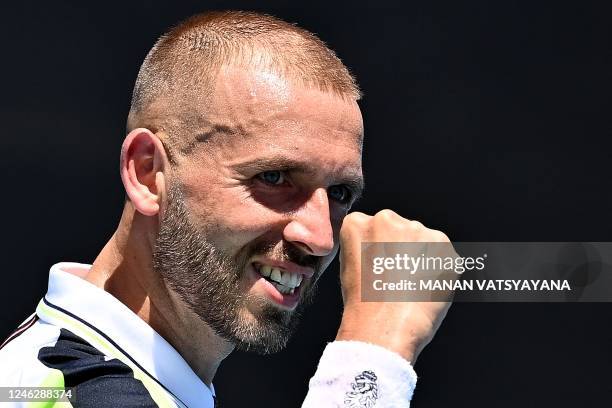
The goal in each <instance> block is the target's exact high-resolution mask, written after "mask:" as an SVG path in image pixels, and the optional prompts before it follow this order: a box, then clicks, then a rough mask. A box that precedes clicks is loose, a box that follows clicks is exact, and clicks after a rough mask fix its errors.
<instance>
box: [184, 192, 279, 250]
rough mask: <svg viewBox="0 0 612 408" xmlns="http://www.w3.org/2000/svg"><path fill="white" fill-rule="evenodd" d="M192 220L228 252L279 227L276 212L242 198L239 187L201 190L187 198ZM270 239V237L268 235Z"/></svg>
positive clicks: (240, 247)
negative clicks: (213, 190)
mask: <svg viewBox="0 0 612 408" xmlns="http://www.w3.org/2000/svg"><path fill="white" fill-rule="evenodd" d="M188 205H189V207H190V208H191V209H193V210H192V211H191V215H192V216H193V217H194V218H195V219H194V220H192V221H194V222H196V223H197V225H199V226H200V227H201V230H202V231H204V233H205V235H206V238H207V239H209V240H210V241H211V242H212V243H214V244H215V246H217V247H218V248H219V249H221V250H223V251H224V252H226V253H228V254H232V255H234V254H236V253H237V252H238V251H240V249H242V248H243V247H245V246H247V245H249V244H250V243H252V242H253V241H255V240H257V239H258V238H260V237H261V236H263V235H272V234H274V226H275V225H279V231H278V234H277V235H279V236H281V234H282V232H281V231H282V228H280V225H281V223H280V222H279V220H278V218H279V216H278V214H277V213H275V212H273V211H270V210H269V209H266V208H265V207H263V206H261V205H260V204H258V203H257V202H254V201H253V200H251V199H249V198H248V197H245V196H244V194H243V193H242V192H241V191H240V190H239V189H233V188H224V189H220V190H217V191H215V193H214V195H213V194H212V191H210V190H209V191H204V192H201V193H199V194H192V195H191V196H190V197H189V203H188ZM270 238H271V237H270Z"/></svg>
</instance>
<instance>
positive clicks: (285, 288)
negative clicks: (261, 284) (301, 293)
mask: <svg viewBox="0 0 612 408" xmlns="http://www.w3.org/2000/svg"><path fill="white" fill-rule="evenodd" d="M253 267H254V268H255V270H256V271H257V273H258V274H259V275H261V276H262V277H263V278H264V279H265V280H267V281H268V282H270V283H271V284H272V286H274V287H275V288H276V290H278V291H279V292H280V293H282V294H283V295H293V294H294V293H295V291H296V290H298V289H299V287H300V285H301V284H302V280H303V279H304V275H302V274H301V273H294V272H289V271H285V270H283V269H280V268H277V267H274V266H270V265H266V264H261V263H259V262H253Z"/></svg>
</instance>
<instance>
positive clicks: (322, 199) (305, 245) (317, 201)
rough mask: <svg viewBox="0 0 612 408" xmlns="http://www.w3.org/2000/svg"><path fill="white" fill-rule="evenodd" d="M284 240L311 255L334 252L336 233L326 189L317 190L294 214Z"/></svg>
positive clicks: (287, 226)
mask: <svg viewBox="0 0 612 408" xmlns="http://www.w3.org/2000/svg"><path fill="white" fill-rule="evenodd" d="M283 238H284V239H285V240H287V241H289V242H291V243H293V244H294V245H296V246H297V247H299V248H301V249H302V250H303V251H304V252H306V253H307V254H309V255H314V256H325V255H328V254H329V253H331V252H332V251H333V249H334V233H333V228H332V224H331V220H330V215H329V200H328V197H327V191H326V190H325V189H323V188H318V189H316V190H315V191H314V192H313V193H312V195H311V196H310V197H309V198H308V200H307V201H306V202H305V203H304V205H303V206H301V207H300V208H299V209H298V210H297V211H296V212H295V213H293V214H292V217H291V221H290V222H289V223H288V224H287V225H286V226H285V228H284V230H283Z"/></svg>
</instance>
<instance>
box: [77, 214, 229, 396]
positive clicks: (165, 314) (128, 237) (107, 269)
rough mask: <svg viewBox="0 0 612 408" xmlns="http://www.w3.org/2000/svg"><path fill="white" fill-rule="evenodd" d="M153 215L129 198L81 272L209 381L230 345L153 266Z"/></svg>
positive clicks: (207, 382)
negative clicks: (109, 234)
mask: <svg viewBox="0 0 612 408" xmlns="http://www.w3.org/2000/svg"><path fill="white" fill-rule="evenodd" d="M156 223H157V219H156V218H155V217H145V216H143V215H141V214H139V213H137V212H135V210H134V208H133V207H132V205H131V204H130V203H129V202H127V203H126V205H125V208H124V211H123V215H122V217H121V222H120V223H119V227H118V228H117V231H116V232H115V234H113V236H112V237H111V239H110V240H109V241H108V243H107V244H106V245H105V246H104V248H103V249H102V251H101V252H100V254H99V255H98V257H97V258H96V260H95V261H94V264H93V266H92V268H91V271H90V272H89V274H88V275H87V277H86V278H85V279H86V280H88V281H89V282H91V283H93V284H94V285H96V286H98V287H99V288H101V289H104V290H105V291H107V292H109V293H110V294H111V295H113V296H114V297H116V298H117V299H118V300H120V301H121V302H122V303H124V304H125V305H126V306H128V307H129V308H130V309H131V310H132V311H133V312H134V313H136V314H137V315H138V316H139V317H140V318H141V319H142V320H144V321H145V322H146V323H147V324H149V326H151V327H152V328H153V329H154V330H155V331H156V332H157V333H159V334H160V335H161V336H162V337H163V338H164V339H166V341H168V343H170V344H171V345H172V346H173V347H174V348H175V349H176V350H177V351H178V353H179V354H180V355H181V356H182V357H183V358H184V359H185V361H186V362H187V364H189V366H190V367H191V368H192V370H193V371H194V372H195V373H196V375H198V377H200V379H201V380H202V381H203V382H204V383H206V384H207V385H210V384H211V382H212V379H213V377H214V376H215V373H216V371H217V368H218V367H219V364H220V363H221V361H222V360H223V359H224V358H225V357H227V356H228V355H229V353H231V352H232V350H233V348H234V346H233V345H232V344H231V343H228V342H227V341H226V340H224V339H223V338H221V337H219V336H218V335H217V334H216V333H215V332H214V330H213V329H212V328H211V327H210V326H208V325H207V324H206V323H204V322H202V320H201V319H200V318H199V317H198V316H197V315H196V314H195V313H193V312H192V311H191V310H190V309H189V308H188V307H187V306H186V305H185V304H184V302H182V301H181V300H180V299H179V298H178V296H176V295H175V294H174V293H173V292H171V291H170V290H169V289H168V288H167V287H166V285H165V283H164V282H163V280H162V279H161V276H159V274H157V273H156V272H155V271H154V269H153V261H152V259H153V256H152V255H153V245H154V243H155V240H154V235H153V234H151V231H155V230H156V225H155V224H156Z"/></svg>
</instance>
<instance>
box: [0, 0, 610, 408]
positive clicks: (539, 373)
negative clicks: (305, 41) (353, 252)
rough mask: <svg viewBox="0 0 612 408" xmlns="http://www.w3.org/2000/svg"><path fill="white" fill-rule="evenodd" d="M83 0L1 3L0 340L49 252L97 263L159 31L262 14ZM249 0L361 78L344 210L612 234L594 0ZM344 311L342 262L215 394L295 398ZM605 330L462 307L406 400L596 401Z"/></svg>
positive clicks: (232, 402)
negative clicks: (365, 1)
mask: <svg viewBox="0 0 612 408" xmlns="http://www.w3.org/2000/svg"><path fill="white" fill-rule="evenodd" d="M83 3H84V2H81V4H79V3H76V2H75V3H73V4H69V3H60V2H38V3H33V2H28V1H21V2H14V3H13V4H11V5H10V6H7V5H4V6H2V7H3V8H4V10H3V11H2V13H0V16H1V17H0V19H1V21H0V22H1V28H0V30H1V31H0V40H1V45H0V47H1V55H2V64H1V65H0V73H1V75H0V78H1V79H2V98H0V104H1V109H0V111H1V112H0V115H1V121H0V126H1V128H0V129H1V133H2V136H1V137H2V142H1V144H0V149H1V150H0V156H1V161H0V177H1V178H2V193H3V197H2V199H1V200H0V201H1V203H2V204H1V205H2V212H1V214H2V226H3V228H2V232H3V233H2V238H1V239H2V241H1V243H2V255H3V256H2V258H3V268H2V272H1V273H2V284H1V285H0V299H1V300H0V302H1V303H0V306H1V307H0V337H4V336H5V335H7V334H8V333H9V332H10V331H11V330H12V329H13V328H14V326H16V325H17V324H18V323H19V322H20V321H21V320H23V319H24V318H25V317H26V316H27V315H29V314H30V313H31V312H32V311H33V309H34V307H35V305H36V303H37V301H38V300H39V299H40V297H41V296H42V295H43V294H44V292H45V290H46V279H47V274H48V269H49V267H50V265H52V264H53V263H56V262H59V261H79V262H91V261H93V259H94V257H95V256H96V254H97V253H98V251H99V249H101V247H102V246H103V244H104V243H105V242H106V240H107V239H108V238H109V237H110V235H111V234H112V232H113V231H114V228H115V226H116V223H117V221H118V219H119V215H120V211H121V207H122V201H123V193H122V185H121V182H120V179H119V174H118V158H119V147H120V143H121V141H122V139H123V137H124V126H125V125H124V122H125V118H126V115H127V111H128V107H129V102H130V96H131V90H132V86H133V83H134V80H135V77H136V74H137V71H138V67H139V66H140V63H141V62H142V59H143V58H144V56H145V55H146V53H147V51H148V49H149V48H150V46H151V45H152V44H153V42H154V41H155V39H156V38H157V37H158V36H159V35H160V34H161V33H162V32H164V31H165V30H166V29H167V28H168V27H169V26H171V25H172V24H174V23H175V22H177V21H178V20H181V19H183V18H185V17H187V16H189V15H191V14H193V13H195V12H198V11H202V10H206V9H226V8H238V9H253V6H254V3H253V2H246V1H245V2H242V3H241V2H233V3H231V2H221V1H208V2H206V1H198V2H196V1H188V2H182V3H180V4H171V2H162V1H155V2H151V1H138V2H125V3H119V2H116V3H115V2H109V1H107V2H96V3H95V4H93V3H92V4H87V5H86V4H83ZM459 3H461V4H459ZM257 4H259V5H260V6H258V7H257V8H256V9H257V10H260V11H266V12H269V13H271V14H274V15H277V16H279V17H283V18H285V19H287V20H289V21H292V22H297V23H299V24H300V25H301V26H303V27H305V28H307V29H309V30H311V31H314V32H315V33H317V34H319V35H320V36H321V38H322V39H323V40H325V41H326V42H327V43H328V44H329V45H330V46H331V47H332V48H333V49H335V50H336V51H337V52H338V54H339V55H340V56H341V57H342V58H343V60H344V61H345V63H346V64H347V65H348V66H349V67H350V68H351V70H352V71H353V72H354V74H355V75H356V76H357V78H358V80H359V82H360V85H361V87H362V88H363V90H364V92H365V98H364V100H363V101H362V103H361V106H362V111H363V114H364V119H365V126H366V145H365V157H364V167H365V172H366V195H365V198H364V199H363V200H362V201H361V202H360V203H359V205H358V209H360V210H361V211H366V212H375V211H377V210H379V209H381V208H383V207H389V208H392V209H394V210H396V211H397V212H399V213H400V214H402V215H404V216H405V217H408V218H411V219H418V220H420V221H422V222H423V223H425V224H426V225H428V226H430V227H433V228H437V229H442V230H444V231H445V232H447V234H448V235H449V236H450V237H451V238H452V239H453V240H456V241H487V240H488V241H610V240H611V238H610V224H611V223H610V209H611V208H612V205H611V204H612V191H611V189H610V180H609V175H610V173H611V172H610V164H609V163H610V157H611V156H612V153H611V152H610V147H611V144H610V136H611V133H612V132H611V130H612V128H611V122H610V119H609V118H610V112H611V108H612V103H611V94H612V86H611V85H612V57H611V50H612V49H611V46H610V45H611V44H610V42H611V28H610V27H611V24H610V21H611V13H610V11H611V9H610V7H609V6H607V5H606V3H605V2H601V3H593V2H584V1H583V2H574V3H570V2H558V1H557V2H537V4H536V2H533V1H524V2H514V1H503V2H501V1H495V2H492V1H480V2H468V3H466V2H457V1H448V2H434V3H432V2H409V3H407V4H405V5H399V3H397V4H390V3H389V4H384V3H381V2H377V3H376V4H377V6H376V7H374V6H369V7H365V6H356V5H354V4H349V3H347V4H341V3H333V4H332V2H329V1H328V2H321V3H312V2H307V3H306V2H304V3H302V4H301V5H300V4H299V3H296V2H293V3H287V4H283V3H279V2H266V3H264V2H259V3H257ZM340 312H341V300H340V292H339V286H338V277H337V265H334V267H333V268H332V269H331V270H329V271H328V273H327V274H326V276H325V277H324V279H323V282H322V284H321V290H320V296H319V298H318V302H317V303H316V304H315V305H314V306H313V307H312V308H311V309H310V310H309V313H307V316H306V317H305V318H304V322H303V324H302V325H301V329H300V331H299V332H298V334H297V336H296V337H295V338H294V340H293V341H292V342H291V344H290V346H289V348H288V349H287V350H286V351H284V352H282V353H280V354H278V355H274V356H267V357H258V356H252V355H244V354H238V353H235V354H233V355H232V356H231V357H229V358H228V359H227V360H226V362H225V363H224V364H223V365H222V368H221V369H220V371H219V373H218V376H217V377H216V380H215V385H216V389H217V393H218V396H219V398H220V401H221V403H222V404H223V405H222V406H225V407H242V406H255V407H296V406H299V403H300V401H301V400H302V398H303V396H304V395H305V393H306V390H307V380H308V379H309V378H310V376H311V375H312V374H313V372H314V370H315V367H316V363H317V361H318V358H319V356H320V354H321V351H322V349H323V347H324V346H325V344H326V342H327V341H330V340H331V339H333V337H334V335H335V331H336V327H337V325H338V322H339V318H340ZM611 322H612V305H610V304H485V303H481V304H455V305H454V306H453V307H452V308H451V311H450V312H449V315H448V317H447V319H446V321H445V323H444V325H443V326H442V328H441V329H440V331H439V332H438V335H437V336H436V338H435V339H434V341H433V342H432V344H431V345H430V346H429V347H428V348H427V349H426V350H425V351H424V352H423V354H422V355H421V357H420V359H419V361H418V362H417V364H416V370H417V372H418V374H419V376H420V380H419V384H418V387H417V391H416V393H415V396H414V400H413V406H414V407H416V408H425V407H513V408H515V407H607V406H610V400H611V397H612V378H611V377H612V375H611V374H610V366H611V364H612V352H611V350H610V348H611V346H612V330H611V329H610V325H611ZM372 330H376V328H375V327H373V328H372Z"/></svg>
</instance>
